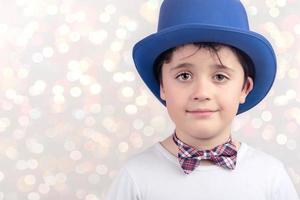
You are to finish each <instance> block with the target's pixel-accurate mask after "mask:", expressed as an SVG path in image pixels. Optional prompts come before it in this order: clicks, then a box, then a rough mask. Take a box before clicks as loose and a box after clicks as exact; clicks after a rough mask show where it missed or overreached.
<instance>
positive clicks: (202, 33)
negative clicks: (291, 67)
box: [133, 0, 276, 115]
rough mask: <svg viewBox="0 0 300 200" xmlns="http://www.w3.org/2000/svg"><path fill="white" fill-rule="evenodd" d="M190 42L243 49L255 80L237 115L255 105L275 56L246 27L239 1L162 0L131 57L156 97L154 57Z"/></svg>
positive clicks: (271, 75)
mask: <svg viewBox="0 0 300 200" xmlns="http://www.w3.org/2000/svg"><path fill="white" fill-rule="evenodd" d="M192 42H218V43H223V44H228V45H231V46H234V47H236V48H238V49H240V50H242V51H243V52H245V53H246V54H247V55H248V56H249V57H250V58H251V59H252V61H253V63H254V67H255V82H254V87H253V89H252V91H251V92H250V93H249V94H248V96H247V98H246V101H245V103H244V104H240V105H239V109H238V112H237V115H238V114H240V113H243V112H245V111H247V110H249V109H250V108H252V107H254V106H255V105H257V104H258V103H259V102H260V101H261V100H262V99H263V98H264V97H265V96H266V95H267V93H268V92H269V90H270V88H271V86H272V85H273V82H274V79H275V75H276V56H275V53H274V50H273V48H272V45H271V44H270V42H269V41H268V40H267V39H266V38H265V37H264V36H262V35H260V34H258V33H256V32H252V31H250V30H249V24H248V18H247V13H246V11H245V8H244V6H243V5H242V3H241V2H240V1H239V0H164V2H163V3H162V5H161V8H160V15H159V22H158V29H157V32H156V33H153V34H151V35H149V36H148V37H146V38H144V39H142V40H141V41H139V42H138V43H136V44H135V46H134V48H133V59H134V63H135V65H136V68H137V71H138V73H139V74H140V76H141V78H142V79H143V81H144V82H145V83H146V85H147V86H148V87H149V89H150V90H151V91H152V93H153V94H154V95H155V96H156V97H157V99H158V100H159V101H160V102H161V103H162V104H163V105H164V106H166V103H165V101H164V100H162V99H161V98H160V92H159V90H160V86H159V84H158V83H157V81H156V80H155V76H154V74H153V67H154V66H153V65H154V62H155V59H156V58H157V57H158V56H159V55H160V54H161V53H162V52H164V51H165V50H167V49H169V48H172V47H175V46H179V45H182V44H187V43H192Z"/></svg>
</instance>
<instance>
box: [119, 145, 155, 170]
mask: <svg viewBox="0 0 300 200" xmlns="http://www.w3.org/2000/svg"><path fill="white" fill-rule="evenodd" d="M156 145H158V143H155V144H152V145H151V146H149V147H147V148H145V149H143V150H142V151H140V152H137V153H135V154H133V155H132V156H131V157H129V158H128V159H127V161H126V162H125V164H124V166H126V167H127V168H135V167H139V168H140V167H143V166H145V167H146V166H148V167H149V166H151V165H152V164H153V163H157V162H159V161H160V160H161V158H159V157H160V156H159V153H158V152H157V149H156Z"/></svg>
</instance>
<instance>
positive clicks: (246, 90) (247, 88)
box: [240, 77, 254, 104]
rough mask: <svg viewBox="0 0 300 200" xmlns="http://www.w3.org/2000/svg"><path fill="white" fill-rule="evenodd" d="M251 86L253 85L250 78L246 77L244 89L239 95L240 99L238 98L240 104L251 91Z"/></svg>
mask: <svg viewBox="0 0 300 200" xmlns="http://www.w3.org/2000/svg"><path fill="white" fill-rule="evenodd" d="M253 84H254V83H253V79H252V78H251V77H248V78H247V82H246V83H245V85H244V88H243V90H242V93H241V97H240V103H241V104H243V103H245V101H246V97H247V95H248V94H249V92H251V90H252V89H253Z"/></svg>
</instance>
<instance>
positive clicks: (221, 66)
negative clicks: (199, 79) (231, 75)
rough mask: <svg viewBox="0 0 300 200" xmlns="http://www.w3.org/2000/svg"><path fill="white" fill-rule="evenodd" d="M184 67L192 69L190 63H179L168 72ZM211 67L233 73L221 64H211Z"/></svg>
mask: <svg viewBox="0 0 300 200" xmlns="http://www.w3.org/2000/svg"><path fill="white" fill-rule="evenodd" d="M184 67H188V68H193V67H194V65H193V64H191V63H180V64H178V65H176V66H175V67H173V68H171V69H170V71H173V70H175V69H180V68H184ZM211 67H214V68H219V69H224V70H228V71H232V72H234V69H232V68H230V67H227V66H226V65H222V64H213V65H211Z"/></svg>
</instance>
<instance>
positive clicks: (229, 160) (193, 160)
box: [173, 132, 237, 174]
mask: <svg viewBox="0 0 300 200" xmlns="http://www.w3.org/2000/svg"><path fill="white" fill-rule="evenodd" d="M173 140H174V142H175V144H177V146H178V149H179V152H178V160H179V163H180V165H181V168H182V169H183V171H184V173H186V174H189V173H191V172H192V171H193V170H194V169H195V168H196V167H198V166H199V165H200V160H211V161H213V163H214V164H216V165H219V166H221V167H224V168H227V169H231V170H233V169H234V168H235V166H236V157H237V150H236V146H235V145H234V144H233V143H232V140H231V136H230V138H229V139H228V141H227V142H226V143H224V144H222V145H219V146H216V147H214V148H213V149H211V150H198V149H195V148H193V147H191V146H189V145H187V144H185V143H184V142H182V141H181V140H179V138H178V137H177V136H176V133H175V132H174V134H173Z"/></svg>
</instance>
